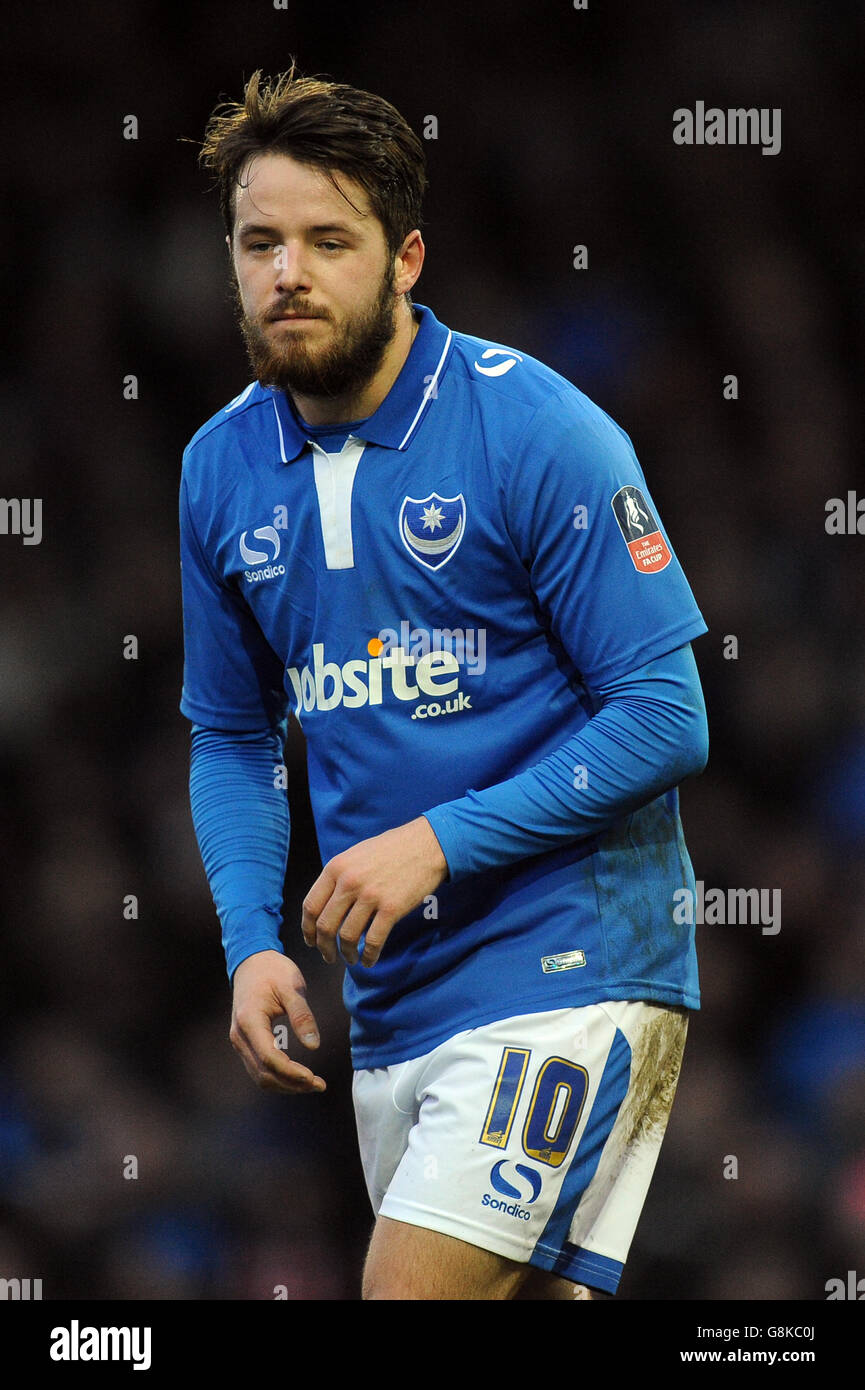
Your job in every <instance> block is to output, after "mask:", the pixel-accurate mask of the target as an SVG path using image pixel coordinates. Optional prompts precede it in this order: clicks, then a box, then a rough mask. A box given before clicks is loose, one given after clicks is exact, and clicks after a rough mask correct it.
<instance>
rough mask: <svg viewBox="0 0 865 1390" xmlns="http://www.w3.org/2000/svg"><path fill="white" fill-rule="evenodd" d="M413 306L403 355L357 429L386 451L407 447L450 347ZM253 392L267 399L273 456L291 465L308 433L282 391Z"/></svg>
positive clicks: (426, 312) (445, 332) (449, 338)
mask: <svg viewBox="0 0 865 1390" xmlns="http://www.w3.org/2000/svg"><path fill="white" fill-rule="evenodd" d="M413 308H414V311H415V313H416V315H417V317H418V318H419V319H420V327H419V328H418V331H417V333H416V334H415V339H414V342H413V343H412V345H411V347H410V349H409V354H408V357H407V358H406V360H405V362H404V363H403V365H402V367H401V369H400V373H399V376H398V377H397V379H396V381H395V382H394V384H393V386H392V387H391V388H390V390H389V391H388V393H387V395H386V396H385V398H384V400H383V401H382V403H381V405H380V406H379V408H378V410H376V411H375V412H374V413H373V414H372V415H370V417H369V419H368V420H365V421H364V423H363V425H362V426H361V430H360V438H361V439H363V440H365V441H366V442H367V443H369V444H382V445H384V447H385V448H387V449H407V448H408V447H409V445H410V444H411V442H412V439H413V438H414V436H415V434H416V433H417V429H418V426H419V425H420V423H421V421H422V420H423V418H424V416H425V415H426V412H427V411H428V410H429V407H430V404H431V403H432V402H433V401H434V400H435V398H436V396H437V394H438V390H439V386H440V383H441V380H442V377H443V376H444V373H445V371H446V370H447V367H448V364H449V362H450V356H451V352H452V350H453V333H452V332H451V330H450V329H449V328H446V327H445V325H444V324H443V323H439V321H438V319H437V318H436V316H435V314H434V313H433V311H432V309H428V308H427V307H426V306H425V305H423V304H414V305H413ZM258 390H259V391H261V392H263V393H264V394H265V395H268V396H270V397H271V399H272V401H273V406H274V413H275V417H276V429H277V436H278V439H277V448H278V453H279V457H280V459H281V460H282V462H283V463H291V462H293V461H294V459H296V458H298V457H299V455H300V454H302V453H304V452H305V450H306V449H307V447H308V444H309V437H308V435H307V434H306V433H305V432H304V430H303V426H302V425H301V424H300V423H299V422H298V420H297V419H296V417H295V414H294V411H293V410H292V408H291V406H290V404H289V402H288V401H287V400H286V397H285V393H284V392H283V391H280V390H278V389H277V388H276V387H273V386H264V387H263V386H261V385H259V386H258Z"/></svg>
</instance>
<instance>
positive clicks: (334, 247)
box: [318, 241, 342, 251]
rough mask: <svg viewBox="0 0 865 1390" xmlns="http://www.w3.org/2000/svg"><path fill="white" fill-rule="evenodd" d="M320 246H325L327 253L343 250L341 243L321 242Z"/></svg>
mask: <svg viewBox="0 0 865 1390" xmlns="http://www.w3.org/2000/svg"><path fill="white" fill-rule="evenodd" d="M318 244H319V246H323V247H324V249H325V251H339V250H341V249H342V242H341V241H320V242H319V243H318Z"/></svg>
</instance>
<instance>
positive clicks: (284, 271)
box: [273, 243, 311, 294]
mask: <svg viewBox="0 0 865 1390" xmlns="http://www.w3.org/2000/svg"><path fill="white" fill-rule="evenodd" d="M273 264H274V269H275V270H276V283H275V285H274V288H275V289H276V290H278V291H279V292H280V293H281V294H293V293H295V292H296V291H297V290H307V291H308V290H309V289H310V288H311V281H310V275H309V268H308V266H307V264H306V257H305V255H304V251H303V248H302V247H301V246H298V245H296V244H293V243H289V244H283V245H281V246H278V247H277V248H276V251H275V252H274V257H273Z"/></svg>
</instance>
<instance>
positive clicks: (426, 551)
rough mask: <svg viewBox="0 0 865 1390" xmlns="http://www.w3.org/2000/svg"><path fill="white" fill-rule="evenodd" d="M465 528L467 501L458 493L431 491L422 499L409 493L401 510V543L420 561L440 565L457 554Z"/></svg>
mask: <svg viewBox="0 0 865 1390" xmlns="http://www.w3.org/2000/svg"><path fill="white" fill-rule="evenodd" d="M465 529H466V503H465V498H464V497H463V495H462V493H459V495H458V496H457V497H439V495H438V493H437V492H431V493H430V495H429V497H424V498H422V499H421V500H420V501H418V500H417V498H415V497H406V498H405V499H404V501H403V504H402V506H401V507H400V510H399V534H400V537H401V539H402V543H403V545H404V546H405V548H406V550H407V551H408V552H409V554H410V555H412V556H414V558H415V560H417V562H418V564H419V565H425V566H426V568H427V569H429V570H437V569H441V567H442V565H446V564H447V562H448V560H450V559H451V557H452V556H453V555H455V554H456V552H457V550H458V549H459V544H460V541H461V540H462V538H463V535H464V534H465Z"/></svg>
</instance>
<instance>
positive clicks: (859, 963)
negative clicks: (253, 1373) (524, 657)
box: [0, 0, 865, 1300]
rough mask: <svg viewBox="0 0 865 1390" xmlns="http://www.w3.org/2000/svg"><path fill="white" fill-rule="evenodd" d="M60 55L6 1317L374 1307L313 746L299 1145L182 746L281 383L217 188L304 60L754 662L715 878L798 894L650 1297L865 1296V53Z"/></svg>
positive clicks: (10, 334) (751, 942)
mask: <svg viewBox="0 0 865 1390" xmlns="http://www.w3.org/2000/svg"><path fill="white" fill-rule="evenodd" d="M4 22H5V21H4ZM16 25H17V27H13V28H12V30H11V31H9V32H7V51H6V57H5V59H4V89H5V91H6V95H7V101H6V102H5V103H4V112H3V127H4V133H5V138H4V139H3V141H2V147H0V160H2V163H3V176H4V196H3V199H2V203H0V246H2V253H3V254H2V263H3V270H4V272H5V281H4V295H3V299H4V309H5V312H4V314H3V322H4V325H5V329H6V332H7V358H6V368H5V372H4V375H3V379H2V385H0V406H2V414H3V450H2V488H0V491H2V493H3V495H4V496H5V497H25V498H32V497H40V498H42V499H43V528H44V533H43V539H42V542H41V544H40V545H38V546H35V545H34V546H27V545H24V544H22V541H21V538H19V537H16V536H12V535H2V536H0V576H2V583H0V779H2V793H3V794H2V804H0V830H2V855H3V890H2V904H0V906H2V916H3V941H4V945H3V957H4V964H3V970H2V973H0V1277H5V1278H11V1277H21V1278H28V1277H29V1278H41V1279H42V1280H43V1297H44V1298H46V1299H48V1298H52V1299H53V1298H87V1299H105V1298H124V1299H143V1298H156V1299H177V1300H191V1299H195V1300H200V1299H270V1298H273V1296H274V1292H273V1291H274V1288H275V1287H276V1286H279V1285H284V1286H285V1287H286V1290H287V1294H288V1297H289V1298H290V1299H292V1300H318V1299H327V1300H352V1299H356V1298H357V1297H358V1288H359V1271H360V1267H361V1262H362V1257H363V1252H364V1246H365V1241H366V1238H367V1235H368V1231H369V1227H370V1212H369V1208H368V1203H367V1197H366V1193H365V1189H364V1187H363V1182H362V1177H361V1171H360V1165H359V1161H358V1158H357V1154H356V1147H355V1140H354V1133H353V1123H352V1116H351V1109H350V1094H349V1085H350V1070H349V1062H348V1049H347V1036H348V1030H347V1020H346V1018H345V1015H344V1013H343V1009H342V1003H341V995H340V979H339V975H338V972H337V971H336V970H335V969H328V968H326V967H324V966H323V965H321V964H320V963H317V957H316V958H313V957H312V956H311V954H310V953H307V952H306V951H305V950H304V949H303V947H302V940H301V938H300V934H299V915H300V913H299V907H300V902H301V899H302V897H303V894H304V892H305V891H306V889H307V887H308V886H309V884H310V883H311V882H312V881H313V879H314V878H315V876H316V874H317V872H318V860H317V851H316V844H315V835H314V831H313V828H312V826H311V822H310V817H309V810H308V804H307V801H306V794H305V790H304V753H303V746H302V740H301V739H300V738H299V736H296V735H292V738H291V740H290V745H289V754H288V757H289V762H290V766H291V775H292V791H291V803H292V817H293V825H294V830H293V841H292V851H291V861H290V866H289V874H288V879H287V885H286V921H287V925H286V941H287V942H288V950H289V954H294V955H295V956H296V958H298V959H299V960H300V963H301V966H302V967H303V968H304V969H306V970H307V978H308V981H309V987H310V999H311V1002H312V1004H313V1007H314V1009H315V1011H316V1013H317V1016H318V1019H319V1022H320V1024H321V1027H322V1033H323V1037H324V1043H323V1053H322V1055H321V1059H320V1064H319V1069H320V1070H321V1071H322V1073H323V1074H324V1075H325V1077H326V1078H327V1079H328V1082H329V1089H328V1092H327V1094H326V1095H324V1096H315V1097H309V1098H297V1099H287V1098H277V1097H274V1096H272V1095H264V1094H262V1093H259V1092H258V1091H257V1090H256V1089H255V1087H254V1086H253V1084H252V1083H251V1081H250V1080H249V1079H248V1078H247V1076H246V1073H245V1072H244V1070H243V1067H242V1065H241V1063H240V1061H239V1059H238V1058H237V1057H236V1055H235V1054H234V1052H233V1051H232V1049H231V1048H230V1045H229V1043H228V1026H229V1015H230V992H229V988H228V983H227V979H226V976H225V972H224V965H223V959H222V953H221V948H220V942H219V927H218V923H217V921H216V917H215V914H214V911H213V907H212V903H211V900H210V896H209V891H208V888H207V884H206V880H205V878H204V873H203V870H202V868H201V864H200V860H199V856H198V850H197V846H196V843H195V838H194V832H193V829H192V824H191V819H190V814H189V807H188V794H187V781H186V778H187V760H188V726H187V724H186V722H185V720H184V719H183V718H182V717H181V715H180V714H179V712H178V708H177V704H178V700H179V697H180V684H181V674H182V644H181V612H180V590H179V566H178V559H177V544H178V542H177V517H176V506H177V487H178V480H179V470H180V457H181V453H182V450H183V447H184V445H185V443H186V441H187V440H188V439H189V437H190V436H191V435H192V433H193V432H194V431H195V430H196V429H197V428H198V426H199V425H200V424H201V423H202V422H203V421H204V420H205V419H206V418H208V417H209V416H210V415H211V414H213V413H214V411H215V410H217V409H218V408H219V407H220V406H221V405H223V404H224V403H225V402H227V401H228V400H229V399H230V398H231V397H232V396H234V395H235V394H236V393H237V392H238V391H239V390H241V389H242V388H243V386H244V385H245V384H246V382H247V381H248V379H249V371H248V367H247V363H246V359H245V355H244V352H243V348H242V344H241V342H240V338H239V335H238V333H237V330H236V328H235V325H234V322H233V316H232V310H231V303H230V298H229V293H228V283H227V275H226V256H225V248H224V245H223V241H222V235H223V233H222V229H221V226H220V222H219V218H218V213H217V207H216V198H215V195H214V193H213V192H212V191H211V190H210V189H209V187H208V181H207V179H206V177H205V176H204V175H203V174H202V173H201V172H200V171H199V170H198V168H197V165H196V148H195V145H194V144H192V143H189V142H190V141H196V140H199V139H200V138H201V135H202V133H203V129H204V124H205V121H206V119H207V116H208V114H209V112H210V111H211V109H212V108H213V106H214V105H215V104H216V102H217V101H218V100H220V99H223V98H226V97H227V98H231V99H237V98H239V97H240V95H241V93H242V87H243V82H244V80H245V79H246V78H247V77H248V76H249V75H250V74H251V72H252V71H253V70H254V69H255V68H257V67H263V68H264V70H265V72H268V73H273V72H277V71H281V70H283V69H284V68H286V67H287V66H288V64H289V61H290V57H291V56H292V55H295V56H296V57H297V59H298V63H299V66H300V67H301V69H302V70H303V71H304V72H307V73H325V74H329V75H330V76H332V77H333V78H335V79H336V80H339V81H347V82H350V83H352V84H354V85H356V86H360V87H367V88H369V89H371V90H373V91H376V92H379V93H381V94H382V95H384V96H386V97H387V98H388V99H389V100H391V101H392V102H393V103H394V104H395V105H396V106H397V107H398V108H399V109H400V110H401V111H402V112H403V114H404V115H405V116H406V118H407V119H408V120H409V121H410V123H411V124H412V125H413V127H414V128H415V130H417V131H418V133H421V132H422V130H423V123H424V118H425V117H426V116H428V115H435V116H436V117H437V120H438V135H437V139H435V140H429V141H427V146H426V147H427V154H428V160H429V177H430V183H431V191H430V195H429V199H428V204H427V209H426V221H425V224H424V229H423V230H424V234H425V239H426V243H427V263H426V266H425V269H424V272H423V276H422V279H421V281H420V283H419V285H418V287H417V290H416V292H415V298H416V299H417V300H418V301H419V302H420V303H423V304H429V305H430V306H431V307H432V308H433V309H434V311H435V313H436V315H437V316H438V317H439V318H440V319H441V320H442V321H444V322H445V323H447V324H449V325H450V326H451V327H453V328H454V329H459V330H463V331H466V332H470V333H475V334H478V335H480V336H484V337H489V338H492V339H494V340H497V341H500V342H504V343H507V344H511V345H513V346H514V347H516V348H518V349H520V350H522V351H525V352H529V353H533V354H534V355H536V356H538V357H540V358H541V359H543V360H544V361H546V362H548V363H549V364H550V365H551V366H553V367H555V368H556V369H557V370H559V371H560V372H562V373H563V374H564V375H565V376H567V377H568V378H569V379H571V380H572V381H574V382H575V383H576V384H577V385H578V386H580V387H581V388H582V389H583V390H584V391H585V392H586V393H587V394H588V395H589V396H591V397H592V398H593V399H594V400H596V401H597V402H598V403H599V404H600V405H601V406H603V407H604V409H606V410H607V411H608V412H609V413H610V414H611V415H612V416H613V417H614V418H615V419H616V420H617V421H618V422H619V423H620V424H621V425H622V426H623V427H624V428H625V429H626V430H627V431H628V433H629V434H630V435H631V438H632V439H633V441H634V444H635V447H636V450H637V454H638V456H639V458H640V460H641V463H642V466H643V468H644V470H645V472H646V475H647V478H648V481H649V486H650V488H651V489H652V492H653V495H654V498H655V501H656V502H657V504H658V507H659V510H660V512H661V515H662V517H663V519H664V522H665V525H666V528H667V530H668V532H669V533H670V535H671V538H672V541H673V544H674V546H675V547H676V550H677V552H678V555H679V557H680V559H681V560H682V563H683V565H684V567H685V571H686V573H687V575H688V577H689V579H690V581H691V584H692V587H693V589H694V591H695V594H696V597H697V600H698V602H699V604H700V606H701V608H702V610H703V612H704V615H705V617H706V620H707V622H708V624H709V628H710V632H709V634H708V635H707V636H705V637H702V638H700V639H699V641H698V642H697V643H696V644H695V650H696V654H697V658H698V662H699V665H700V669H701V673H702V676H703V680H704V685H705V690H706V696H707V702H708V706H709V713H710V721H711V735H712V751H711V757H710V762H709V766H708V769H707V771H706V772H705V773H704V774H703V775H702V777H700V778H699V779H696V780H695V781H693V782H691V783H689V784H687V785H686V786H685V787H683V789H682V812H683V820H684V825H685V832H686V836H687V839H688V843H689V847H690V851H691V855H692V859H693V862H694V866H695V871H696V874H697V877H698V878H699V879H702V880H703V881H704V883H705V884H706V886H707V888H708V887H710V886H711V887H722V888H726V887H744V888H748V887H757V888H764V889H767V890H773V889H780V890H781V893H782V919H781V930H780V931H779V932H777V933H776V934H769V933H765V932H764V931H763V930H762V928H761V925H760V924H758V923H757V924H752V925H748V924H739V925H728V926H719V925H718V926H702V927H700V928H699V929H698V937H699V945H700V954H701V968H702V985H703V997H704V1008H703V1010H702V1012H701V1013H700V1014H698V1015H695V1016H694V1017H693V1019H692V1023H691V1034H690V1039H689V1044H688V1048H687V1050H686V1057H685V1066H684V1071H683V1076H682V1080H681V1084H680V1088H679V1095H678V1099H677V1102H676V1105H675V1107H674V1110H673V1117H672V1120H671V1123H670V1128H669V1130H668V1135H667V1139H666V1142H665V1146H664V1149H663V1150H662V1154H661V1159H660V1163H659V1167H658V1171H657V1175H656V1179H655V1182H654V1185H653V1187H652V1190H651V1192H650V1196H649V1200H648V1202H647V1205H646V1208H645V1212H644V1216H643V1219H642V1221H641V1224H640V1226H639V1228H638V1232H637V1237H636V1240H635V1243H634V1247H633V1251H632V1255H631V1258H630V1260H629V1263H628V1265H627V1267H626V1272H625V1275H624V1278H623V1281H622V1286H621V1292H620V1297H621V1298H622V1299H632V1300H640V1299H654V1298H657V1299H695V1298H709V1299H716V1300H727V1299H733V1298H745V1299H754V1300H759V1299H772V1298H790V1299H796V1300H820V1299H824V1298H825V1297H826V1294H825V1284H826V1281H827V1280H828V1279H830V1278H837V1277H841V1278H846V1272H847V1270H848V1269H856V1270H858V1272H859V1275H860V1276H861V1275H865V1248H863V1247H865V1241H863V1235H865V1122H863V1114H865V932H863V926H865V908H863V902H865V869H863V857H862V853H861V851H862V848H863V842H865V717H863V708H865V644H863V636H862V633H863V623H862V614H863V607H865V605H863V598H865V593H863V574H865V564H863V555H865V535H861V536H860V535H855V534H854V535H840V536H839V535H829V534H827V532H826V529H825V518H826V511H825V508H826V502H827V500H828V499H829V498H831V497H843V498H846V496H847V493H848V490H850V489H855V488H856V486H857V484H860V480H861V485H862V486H863V488H865V480H862V478H861V471H860V470H858V469H857V467H856V465H854V459H856V458H857V456H861V455H860V451H861V443H862V440H861V418H860V416H859V413H858V411H857V406H858V405H859V403H860V399H861V385H860V380H861V365H860V364H861V324H862V317H861V306H862V297H863V296H862V291H863V272H862V266H863V255H862V251H863V224H862V201H861V185H860V179H861V168H862V139H861V130H862V125H863V106H862V101H861V95H860V93H861V87H860V81H861V45H862V39H863V22H862V11H861V7H860V6H858V5H854V4H852V3H847V0H836V3H835V4H833V5H832V6H831V7H826V6H823V5H820V4H819V3H816V2H814V3H812V2H810V0H807V2H806V0H785V3H777V0H767V3H760V4H756V3H749V4H743V3H735V0H734V2H733V3H729V2H727V3H721V2H720V0H656V3H651V4H644V5H642V6H641V5H636V6H635V5H633V4H630V3H625V0H614V2H611V3H601V0H590V5H589V8H588V9H587V10H584V11H579V10H576V9H575V8H574V7H573V6H572V5H571V4H570V3H569V2H567V3H566V0H555V3H554V0H532V3H516V2H515V0H497V2H496V3H493V0H480V3H477V4H472V5H470V6H469V5H458V4H456V3H452V0H445V3H430V4H411V3H410V4H400V5H396V4H393V3H391V0H384V2H383V3H382V4H380V5H377V6H376V5H373V6H356V5H341V4H339V3H334V4H328V5H327V6H318V5H314V4H312V3H310V4H304V3H292V0H288V3H287V5H286V7H285V8H282V9H277V8H275V7H274V6H273V5H272V4H271V3H270V0H257V2H256V3H249V0H210V3H209V4H207V5H197V6H190V7H188V8H183V7H180V8H178V7H176V6H174V5H173V4H169V3H168V0H163V3H159V2H158V0H141V3H139V4H136V5H126V6H123V5H119V6H118V5H112V6H105V5H103V4H100V3H98V0H77V2H76V4H75V6H74V7H68V6H64V5H60V4H59V3H58V4H51V3H49V4H46V5H40V6H37V7H35V8H31V9H30V10H29V11H27V14H26V19H25V18H24V16H23V12H21V13H20V17H19V19H18V21H16ZM697 100H702V101H704V102H705V103H706V105H707V106H711V105H717V106H720V107H722V108H725V109H726V108H727V107H738V106H745V107H749V106H757V107H768V108H775V107H778V108H780V109H781V112H782V146H781V152H780V153H779V154H778V155H776V156H767V155H763V154H761V152H760V149H759V148H755V147H747V146H746V147H722V146H716V147H709V146H706V147H703V148H698V147H686V146H678V145H676V144H674V142H673V138H672V131H673V111H674V110H675V109H676V108H677V107H690V108H691V109H693V108H694V105H695V103H696V101H697ZM128 115H134V116H136V117H137V120H138V138H137V139H136V140H126V139H124V138H123V123H124V118H125V117H126V116H128ZM577 244H584V245H585V246H586V247H587V248H588V267H587V269H584V270H575V269H574V268H573V265H572V261H573V248H574V246H575V245H577ZM129 374H134V375H135V376H136V377H137V382H138V395H137V399H131V400H130V399H125V398H124V378H125V377H127V376H128V375H129ZM731 374H733V375H735V376H736V377H737V380H738V398H737V399H725V396H724V378H725V377H727V376H729V375H731ZM863 527H865V522H863ZM622 620H623V621H626V620H627V619H626V615H622ZM129 635H134V636H135V637H136V638H137V640H138V657H137V660H126V659H124V654H123V653H124V639H125V638H126V637H127V636H129ZM731 636H733V637H735V638H736V639H737V644H738V654H737V656H735V657H732V656H730V655H729V652H730V651H731V650H732V648H733V644H731V643H729V642H726V641H725V639H727V638H729V637H731ZM725 648H726V651H727V652H728V655H725ZM395 775H399V774H398V770H395ZM128 895H135V897H136V899H137V904H138V907H137V917H129V916H125V915H124V900H125V899H127V897H128ZM731 1158H732V1159H735V1160H736V1162H735V1163H731V1162H730V1160H731ZM133 1160H134V1162H133ZM136 1171H137V1176H132V1174H133V1173H134V1172H136ZM733 1172H737V1174H738V1175H737V1176H735V1177H734V1176H732V1173H733ZM725 1174H726V1176H725Z"/></svg>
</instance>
